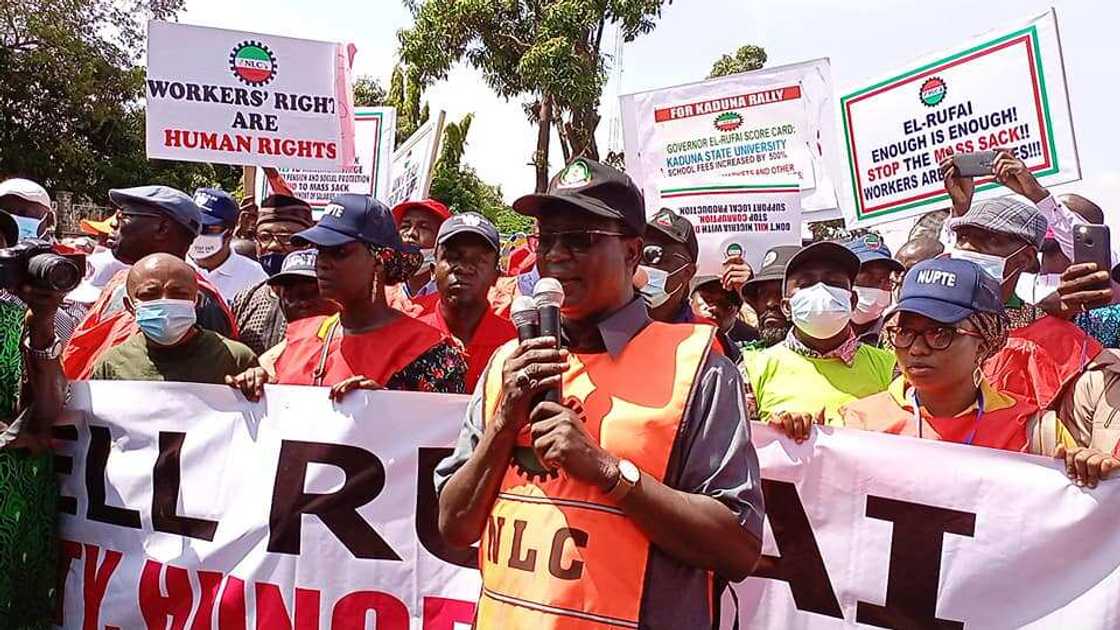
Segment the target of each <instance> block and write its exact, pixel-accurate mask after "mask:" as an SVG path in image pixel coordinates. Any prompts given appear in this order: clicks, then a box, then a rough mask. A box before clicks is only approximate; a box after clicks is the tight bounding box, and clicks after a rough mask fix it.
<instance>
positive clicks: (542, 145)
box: [533, 94, 552, 193]
mask: <svg viewBox="0 0 1120 630" xmlns="http://www.w3.org/2000/svg"><path fill="white" fill-rule="evenodd" d="M537 114H538V116H537V152H536V155H534V156H533V166H534V167H536V169H537V187H536V191H537V192H538V193H543V192H546V191H547V190H548V142H549V139H550V138H551V136H552V96H551V95H549V94H542V95H541V104H540V108H539V109H538V111H537Z"/></svg>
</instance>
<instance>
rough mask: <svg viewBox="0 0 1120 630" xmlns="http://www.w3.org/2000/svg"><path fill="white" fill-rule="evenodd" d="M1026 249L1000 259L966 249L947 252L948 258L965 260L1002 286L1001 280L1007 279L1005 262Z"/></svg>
mask: <svg viewBox="0 0 1120 630" xmlns="http://www.w3.org/2000/svg"><path fill="white" fill-rule="evenodd" d="M1024 249H1026V245H1024V246H1023V247H1020V248H1019V249H1018V250H1016V251H1015V253H1013V254H1011V255H1010V256H1008V257H1007V258H1000V257H999V256H992V255H990V254H981V253H980V252H972V251H968V250H966V249H956V248H953V249H951V250H949V258H956V259H958V260H967V261H969V262H971V263H975V264H976V265H977V266H978V267H980V268H981V269H983V270H984V273H986V274H988V275H989V276H991V277H993V278H995V279H996V282H999V283H1000V284H1003V279H1004V278H1006V277H1007V261H1008V260H1010V259H1011V258H1013V257H1015V256H1016V255H1017V254H1018V253H1019V252H1021V251H1023V250H1024Z"/></svg>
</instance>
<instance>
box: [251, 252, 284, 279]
mask: <svg viewBox="0 0 1120 630" xmlns="http://www.w3.org/2000/svg"><path fill="white" fill-rule="evenodd" d="M286 256H287V254H265V255H264V256H259V257H257V262H259V263H260V264H261V267H262V268H264V272H265V273H267V274H268V277H269V278H271V277H272V276H275V275H276V274H278V273H280V269H281V268H282V267H283V266H284V258H285V257H286Z"/></svg>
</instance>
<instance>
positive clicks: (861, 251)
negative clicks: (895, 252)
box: [844, 234, 906, 271]
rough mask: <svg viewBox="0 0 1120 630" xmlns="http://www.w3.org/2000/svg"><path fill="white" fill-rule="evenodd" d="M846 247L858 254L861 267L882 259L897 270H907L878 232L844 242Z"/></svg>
mask: <svg viewBox="0 0 1120 630" xmlns="http://www.w3.org/2000/svg"><path fill="white" fill-rule="evenodd" d="M844 247H847V248H848V249H849V250H851V252H852V253H853V254H855V255H856V258H859V264H860V266H861V267H862V266H863V265H866V264H867V263H870V262H876V261H880V260H881V261H883V262H885V263H887V264H889V265H890V266H891V268H892V269H894V270H895V271H905V270H906V268H905V267H903V266H902V263H900V262H898V261H897V260H895V259H894V258H892V257H891V249H890V248H889V247H887V244H886V243H884V242H883V237H881V236H879V235H878V234H864V235H863V236H860V237H857V238H854V239H852V240H850V241H848V242H847V243H844Z"/></svg>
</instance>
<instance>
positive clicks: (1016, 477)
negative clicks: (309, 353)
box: [56, 382, 1120, 630]
mask: <svg viewBox="0 0 1120 630" xmlns="http://www.w3.org/2000/svg"><path fill="white" fill-rule="evenodd" d="M73 388H74V391H73V396H72V400H71V406H70V409H69V410H68V412H67V415H66V416H65V417H64V418H63V422H62V424H61V425H60V426H57V427H56V437H57V438H58V439H59V446H58V449H57V455H58V457H57V464H58V465H57V469H58V472H59V473H60V476H61V492H62V495H63V499H62V502H61V510H62V516H61V519H60V523H61V537H62V539H63V543H62V555H63V568H64V576H65V590H64V595H65V598H64V601H63V605H62V608H61V610H62V618H61V620H60V622H61V624H62V625H63V626H64V627H68V628H80V627H85V628H103V627H118V628H144V627H149V628H164V627H167V623H168V621H170V622H172V625H171V626H170V627H174V628H273V627H284V628H291V627H296V628H335V629H342V628H366V627H369V626H367V625H366V619H367V616H368V613H369V612H370V611H374V612H375V614H376V626H375V627H376V628H378V629H379V630H384V629H391V630H403V629H404V628H411V629H412V630H461V629H462V628H465V627H466V624H469V623H470V621H471V619H472V618H473V610H474V601H475V600H476V598H477V596H478V591H479V584H480V580H479V575H478V573H477V571H476V570H475V569H474V568H468V567H473V566H474V564H475V554H474V553H473V552H471V551H464V550H451V549H448V548H447V547H446V545H444V544H443V543H442V542H441V540H440V538H439V534H438V531H437V525H436V518H437V515H436V509H435V496H434V488H433V483H432V471H433V469H434V467H435V466H436V464H437V463H438V462H439V460H440V459H441V458H442V457H444V455H446V454H447V453H448V452H449V450H450V449H449V448H448V446H449V445H450V444H452V442H453V441H454V438H455V435H456V434H457V432H458V428H459V426H460V423H461V421H462V420H461V419H462V414H463V412H464V410H465V408H466V401H467V399H466V398H465V397H461V396H437V395H431V394H407V393H390V392H372V393H370V392H358V393H355V394H353V395H352V397H351V398H349V399H348V400H346V401H345V402H343V403H341V404H338V405H333V404H332V403H330V402H329V401H328V399H327V396H326V390H325V389H316V388H304V387H269V388H268V392H267V396H266V397H265V399H264V400H263V401H261V402H260V403H246V402H245V401H244V399H242V398H241V397H240V396H239V395H238V394H236V393H234V392H233V390H231V389H228V388H225V387H220V386H199V385H187V384H155V383H113V382H103V383H97V382H95V383H75V384H74V386H73ZM138 400H143V401H145V404H144V405H137V404H136V401H138ZM754 431H755V435H754V441H755V444H756V445H757V447H758V449H759V457H760V460H761V462H762V466H763V475H764V480H763V490H764V492H765V494H766V500H767V525H766V529H765V532H764V540H763V553H764V557H763V559H762V562H761V564H760V567H759V569H758V571H757V572H756V576H755V577H752V578H749V579H748V580H746V581H745V582H743V583H742V584H739V585H737V586H736V587H735V590H736V592H737V594H738V597H739V605H740V609H741V613H740V621H741V622H742V623H743V627H749V628H794V629H814V630H815V629H818V628H822V629H823V628H842V627H851V626H853V625H855V624H862V626H864V627H914V628H919V627H920V628H929V627H942V628H984V629H999V628H1023V627H1029V628H1038V629H1043V628H1059V627H1065V628H1078V629H1079V630H1081V629H1089V630H1092V629H1101V630H1104V629H1111V628H1116V627H1118V626H1120V612H1118V611H1120V536H1117V535H1116V523H1118V522H1120V481H1108V482H1104V483H1103V484H1102V485H1101V486H1100V487H1098V488H1097V489H1094V490H1088V489H1080V488H1077V487H1075V486H1073V485H1072V484H1071V483H1070V482H1069V480H1068V479H1067V478H1066V477H1065V476H1064V474H1063V473H1062V471H1061V466H1059V465H1058V464H1057V463H1056V462H1054V461H1052V460H1049V459H1044V458H1038V457H1032V456H1027V455H1019V454H1015V453H1007V452H1002V451H996V450H990V449H985V448H980V447H966V446H960V445H955V444H943V443H934V442H924V441H921V440H917V439H913V438H904V437H897V436H890V435H879V434H873V433H865V432H861V431H854V430H844V429H832V428H825V429H817V430H816V431H815V432H814V435H813V437H812V439H810V440H808V441H807V442H805V443H803V444H800V445H797V444H793V443H792V442H790V441H788V440H785V439H780V438H778V437H777V436H776V434H775V433H774V432H773V431H771V430H770V429H769V428H767V427H763V426H759V425H756V426H755V427H754ZM723 603H724V605H723V606H722V609H723V612H724V616H725V618H724V620H723V622H724V623H723V626H724V627H725V628H727V627H730V625H731V620H730V618H728V617H729V616H730V615H731V610H733V606H732V603H731V598H730V595H725V596H724V600H723ZM455 624H462V625H459V626H456V625H455Z"/></svg>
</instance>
